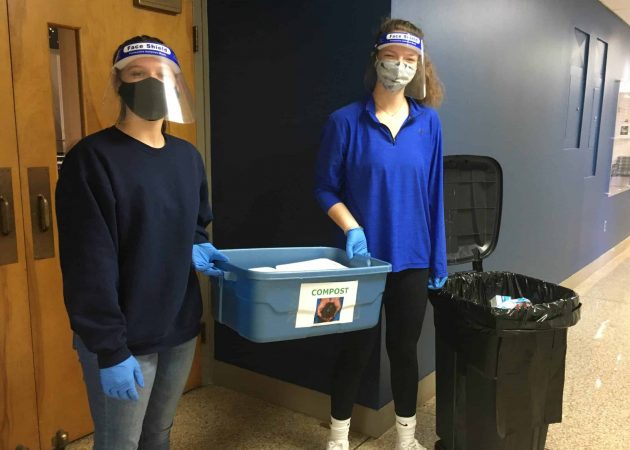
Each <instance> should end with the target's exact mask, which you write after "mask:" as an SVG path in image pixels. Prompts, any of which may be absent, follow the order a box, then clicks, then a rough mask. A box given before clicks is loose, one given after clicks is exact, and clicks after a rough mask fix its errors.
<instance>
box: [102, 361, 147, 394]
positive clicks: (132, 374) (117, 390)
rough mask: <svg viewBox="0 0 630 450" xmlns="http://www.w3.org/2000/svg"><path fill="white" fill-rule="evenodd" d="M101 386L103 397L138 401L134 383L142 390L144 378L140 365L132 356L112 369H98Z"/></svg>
mask: <svg viewBox="0 0 630 450" xmlns="http://www.w3.org/2000/svg"><path fill="white" fill-rule="evenodd" d="M100 374H101V386H102V388H103V392H105V395H107V396H109V397H112V398H117V399H119V400H138V399H139V398H140V397H139V396H138V391H137V390H136V383H138V385H139V386H140V387H141V388H143V387H144V377H143V376H142V370H141V369H140V364H138V361H137V360H136V358H134V357H133V356H130V357H129V358H127V359H125V360H124V361H123V362H121V363H118V364H116V365H115V366H113V367H107V368H105V369H100Z"/></svg>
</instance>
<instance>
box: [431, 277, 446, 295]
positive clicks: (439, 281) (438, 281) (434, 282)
mask: <svg viewBox="0 0 630 450" xmlns="http://www.w3.org/2000/svg"><path fill="white" fill-rule="evenodd" d="M446 280H448V276H445V277H444V278H440V277H435V276H433V275H431V276H429V282H428V283H427V286H428V287H429V289H433V290H434V291H437V290H438V289H442V288H443V287H444V283H446Z"/></svg>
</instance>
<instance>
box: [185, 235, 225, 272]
mask: <svg viewBox="0 0 630 450" xmlns="http://www.w3.org/2000/svg"><path fill="white" fill-rule="evenodd" d="M213 261H225V262H227V261H228V257H227V256H225V255H224V254H223V253H221V252H220V251H219V250H217V249H216V248H214V245H212V244H210V243H207V242H206V243H204V244H195V245H193V248H192V263H193V266H194V267H195V270H197V271H199V272H201V273H203V274H204V275H207V276H209V277H220V276H221V275H223V271H222V270H221V269H217V268H216V267H215V266H214V263H213Z"/></svg>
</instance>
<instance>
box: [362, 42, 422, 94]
mask: <svg viewBox="0 0 630 450" xmlns="http://www.w3.org/2000/svg"><path fill="white" fill-rule="evenodd" d="M390 46H403V47H405V48H407V49H411V50H413V51H414V52H415V53H416V54H417V55H418V63H417V65H416V72H415V75H414V76H413V79H412V80H411V81H410V82H409V84H408V85H407V87H408V88H409V89H413V91H414V95H412V97H416V98H418V99H419V100H421V99H423V98H424V97H426V92H427V90H426V78H425V67H424V43H423V41H422V39H420V38H419V37H418V36H415V35H413V34H411V33H407V32H404V31H394V32H391V33H383V34H382V35H381V36H380V37H379V38H378V41H377V42H376V44H375V45H374V50H375V52H378V51H379V50H383V49H386V48H387V47H390ZM379 60H380V61H383V62H385V63H391V62H396V63H399V66H400V75H401V76H404V73H405V71H409V69H410V68H411V66H412V65H413V63H412V62H411V61H409V60H406V59H405V58H402V59H400V60H397V61H392V60H391V59H389V58H387V57H380V58H379ZM392 81H393V82H395V81H396V80H392Z"/></svg>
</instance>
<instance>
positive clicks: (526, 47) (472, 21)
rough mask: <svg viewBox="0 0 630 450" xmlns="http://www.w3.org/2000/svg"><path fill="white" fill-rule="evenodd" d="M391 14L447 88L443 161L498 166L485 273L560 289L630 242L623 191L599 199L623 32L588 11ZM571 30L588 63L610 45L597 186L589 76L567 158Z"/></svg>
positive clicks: (513, 4) (458, 3) (490, 4)
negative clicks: (506, 273)
mask: <svg viewBox="0 0 630 450" xmlns="http://www.w3.org/2000/svg"><path fill="white" fill-rule="evenodd" d="M392 15H393V16H395V17H404V18H407V19H409V20H411V21H413V22H415V23H417V24H418V25H420V26H421V27H422V29H423V31H424V32H425V34H426V39H425V44H426V48H427V51H428V53H429V54H430V55H431V57H432V59H433V61H434V62H435V64H436V66H437V69H438V71H439V73H440V76H441V79H442V81H443V82H444V85H445V86H446V101H445V102H444V105H443V107H442V108H441V110H440V116H441V118H442V123H443V129H444V150H445V154H460V153H464V154H465V153H470V154H476V155H490V156H492V157H494V158H495V159H497V160H498V161H499V162H500V164H501V165H502V167H503V172H504V196H503V217H502V223H501V232H500V238H499V243H498V246H497V249H496V251H495V253H494V254H492V255H491V256H490V257H489V258H488V261H487V262H486V263H485V266H484V268H485V269H487V270H488V269H496V270H512V271H515V272H520V273H524V274H527V275H531V276H534V277H539V278H543V279H546V280H548V281H552V282H559V281H562V280H564V279H566V278H567V277H569V276H570V275H572V274H573V273H575V272H576V271H578V270H579V269H581V268H582V267H584V266H585V265H587V264H588V263H590V262H591V261H593V260H594V259H595V258H597V257H598V256H600V255H601V254H602V253H604V252H605V251H607V250H608V249H610V248H611V247H613V246H614V245H616V244H617V243H619V242H620V241H621V240H623V239H624V238H626V237H627V236H628V235H630V212H629V211H630V192H625V193H622V194H619V195H616V196H614V197H611V198H608V197H607V195H606V192H607V190H608V180H609V176H610V163H611V157H612V140H611V138H612V136H613V128H614V121H615V113H616V101H617V97H616V90H615V80H619V79H623V78H626V79H628V78H630V27H629V26H628V25H627V24H625V23H624V22H622V21H621V19H619V18H618V17H617V16H615V15H614V14H613V13H612V12H610V11H609V10H608V9H606V8H605V7H604V6H603V5H602V4H601V3H600V2H598V1H596V0H555V1H547V0H527V1H525V0H502V1H498V0H476V1H474V2H472V1H466V0H392ZM576 27H577V28H579V29H580V30H582V31H583V32H586V33H588V34H590V50H591V51H590V56H591V61H593V60H594V43H595V41H596V39H597V38H599V39H601V40H603V41H605V42H607V43H608V64H607V71H606V79H605V83H604V98H603V107H602V117H601V128H600V136H599V151H598V157H597V171H596V175H595V176H589V175H590V173H591V167H592V159H593V152H592V150H591V149H589V148H588V141H589V139H588V133H589V131H590V118H591V112H592V108H593V96H592V91H593V87H594V83H595V76H594V75H595V71H594V70H591V71H589V73H588V74H587V79H586V96H585V102H584V111H583V113H584V120H583V126H582V143H581V145H580V148H578V149H564V147H565V145H564V135H565V127H566V123H567V114H568V108H567V104H568V97H569V86H570V66H571V52H572V50H573V44H574V42H575V31H574V30H575V28H576ZM593 66H594V65H593ZM591 69H594V67H591ZM604 220H606V221H607V230H606V232H604V229H603V222H604ZM457 269H460V268H458V267H453V268H452V270H457Z"/></svg>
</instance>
